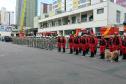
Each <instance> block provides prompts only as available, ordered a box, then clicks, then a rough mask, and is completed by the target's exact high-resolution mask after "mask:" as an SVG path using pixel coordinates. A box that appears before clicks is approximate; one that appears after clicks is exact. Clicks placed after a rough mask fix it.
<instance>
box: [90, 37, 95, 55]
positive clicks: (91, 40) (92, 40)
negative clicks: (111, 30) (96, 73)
mask: <svg viewBox="0 0 126 84" xmlns="http://www.w3.org/2000/svg"><path fill="white" fill-rule="evenodd" d="M95 42H96V41H95V38H94V37H91V38H90V52H92V53H94V52H95V45H96V43H95Z"/></svg>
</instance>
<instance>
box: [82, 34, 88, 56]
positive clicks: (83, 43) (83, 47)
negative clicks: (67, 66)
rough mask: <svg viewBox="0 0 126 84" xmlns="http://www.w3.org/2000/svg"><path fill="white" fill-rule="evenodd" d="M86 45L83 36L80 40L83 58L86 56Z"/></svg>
mask: <svg viewBox="0 0 126 84" xmlns="http://www.w3.org/2000/svg"><path fill="white" fill-rule="evenodd" d="M86 43H87V39H86V36H85V35H84V36H83V37H82V38H81V46H82V51H83V56H85V54H86V47H87V44H86Z"/></svg>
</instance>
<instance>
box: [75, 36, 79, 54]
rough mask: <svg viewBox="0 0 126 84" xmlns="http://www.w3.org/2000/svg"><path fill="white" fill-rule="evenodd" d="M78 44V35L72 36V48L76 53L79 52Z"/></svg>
mask: <svg viewBox="0 0 126 84" xmlns="http://www.w3.org/2000/svg"><path fill="white" fill-rule="evenodd" d="M79 44H80V39H79V37H78V36H75V37H74V49H75V52H76V55H78V54H79Z"/></svg>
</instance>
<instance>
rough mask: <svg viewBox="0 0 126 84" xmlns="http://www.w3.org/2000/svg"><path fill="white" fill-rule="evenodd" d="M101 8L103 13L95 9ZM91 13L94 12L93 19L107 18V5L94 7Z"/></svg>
mask: <svg viewBox="0 0 126 84" xmlns="http://www.w3.org/2000/svg"><path fill="white" fill-rule="evenodd" d="M101 8H104V13H102V14H97V10H98V9H101ZM93 14H94V21H104V20H107V6H103V7H98V8H95V9H94V10H93Z"/></svg>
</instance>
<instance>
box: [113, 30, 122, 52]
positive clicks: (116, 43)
mask: <svg viewBox="0 0 126 84" xmlns="http://www.w3.org/2000/svg"><path fill="white" fill-rule="evenodd" d="M120 44H121V39H120V37H119V36H118V33H117V32H115V37H114V38H113V51H115V50H119V48H120Z"/></svg>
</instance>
